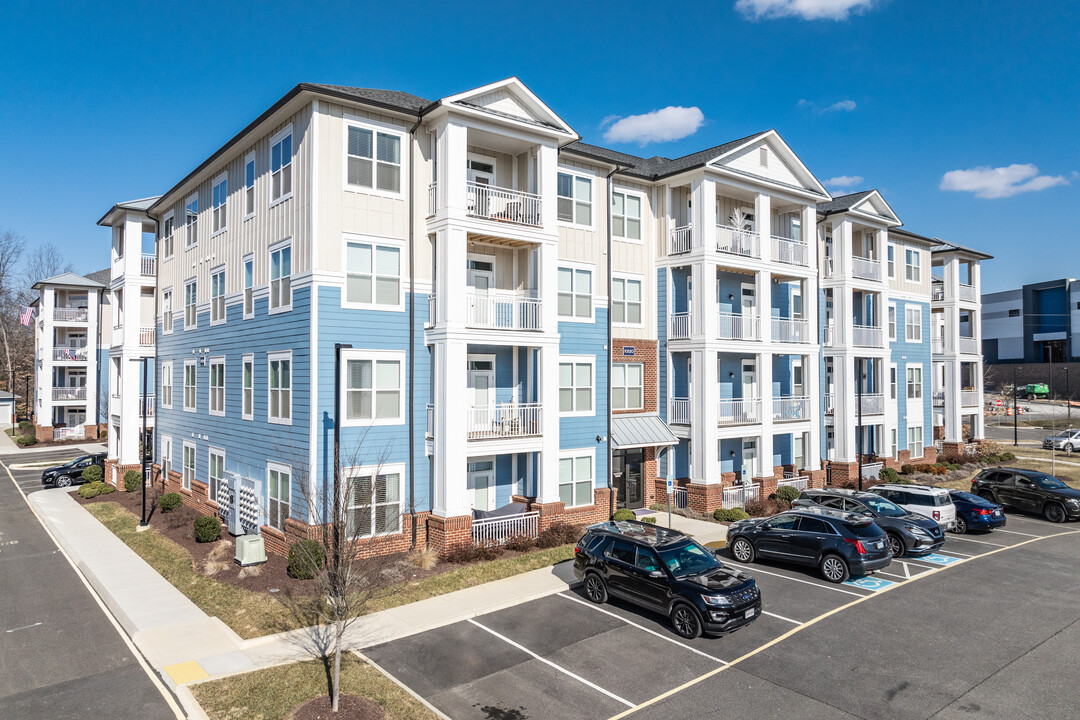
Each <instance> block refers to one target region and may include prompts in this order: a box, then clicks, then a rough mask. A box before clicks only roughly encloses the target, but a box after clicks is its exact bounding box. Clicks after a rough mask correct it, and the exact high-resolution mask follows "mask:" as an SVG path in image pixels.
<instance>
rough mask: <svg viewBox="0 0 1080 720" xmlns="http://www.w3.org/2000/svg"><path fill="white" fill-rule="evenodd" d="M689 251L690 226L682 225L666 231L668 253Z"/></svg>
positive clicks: (677, 253)
mask: <svg viewBox="0 0 1080 720" xmlns="http://www.w3.org/2000/svg"><path fill="white" fill-rule="evenodd" d="M688 252H690V226H689V225H683V226H682V227H677V228H675V229H674V230H672V231H671V232H669V233H668V255H680V254H682V253H688Z"/></svg>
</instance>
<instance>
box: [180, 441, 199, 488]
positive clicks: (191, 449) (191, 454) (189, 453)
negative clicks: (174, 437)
mask: <svg viewBox="0 0 1080 720" xmlns="http://www.w3.org/2000/svg"><path fill="white" fill-rule="evenodd" d="M195 457H196V455H195V443H189V442H188V441H187V440H185V441H184V465H183V475H182V479H181V484H182V485H183V486H184V489H185V490H190V489H191V481H192V480H194V479H195Z"/></svg>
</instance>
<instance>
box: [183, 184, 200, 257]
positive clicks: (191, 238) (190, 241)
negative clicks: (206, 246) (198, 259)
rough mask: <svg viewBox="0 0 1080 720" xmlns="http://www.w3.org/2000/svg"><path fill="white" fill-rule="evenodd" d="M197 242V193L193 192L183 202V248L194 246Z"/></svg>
mask: <svg viewBox="0 0 1080 720" xmlns="http://www.w3.org/2000/svg"><path fill="white" fill-rule="evenodd" d="M197 242H199V194H198V193H195V194H194V195H192V196H191V197H189V198H188V199H187V202H185V203H184V249H185V250H187V249H188V248H192V247H195V243H197Z"/></svg>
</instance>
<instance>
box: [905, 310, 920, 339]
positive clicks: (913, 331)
mask: <svg viewBox="0 0 1080 720" xmlns="http://www.w3.org/2000/svg"><path fill="white" fill-rule="evenodd" d="M904 337H905V338H906V339H907V341H908V342H922V309H920V308H919V307H917V306H916V307H905V308H904Z"/></svg>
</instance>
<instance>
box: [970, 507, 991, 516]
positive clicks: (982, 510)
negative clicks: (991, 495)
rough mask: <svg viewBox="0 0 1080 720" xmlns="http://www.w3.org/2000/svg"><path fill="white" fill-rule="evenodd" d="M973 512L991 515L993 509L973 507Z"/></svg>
mask: <svg viewBox="0 0 1080 720" xmlns="http://www.w3.org/2000/svg"><path fill="white" fill-rule="evenodd" d="M974 512H975V514H976V515H993V514H994V511H993V510H991V509H990V508H975V510H974Z"/></svg>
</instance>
